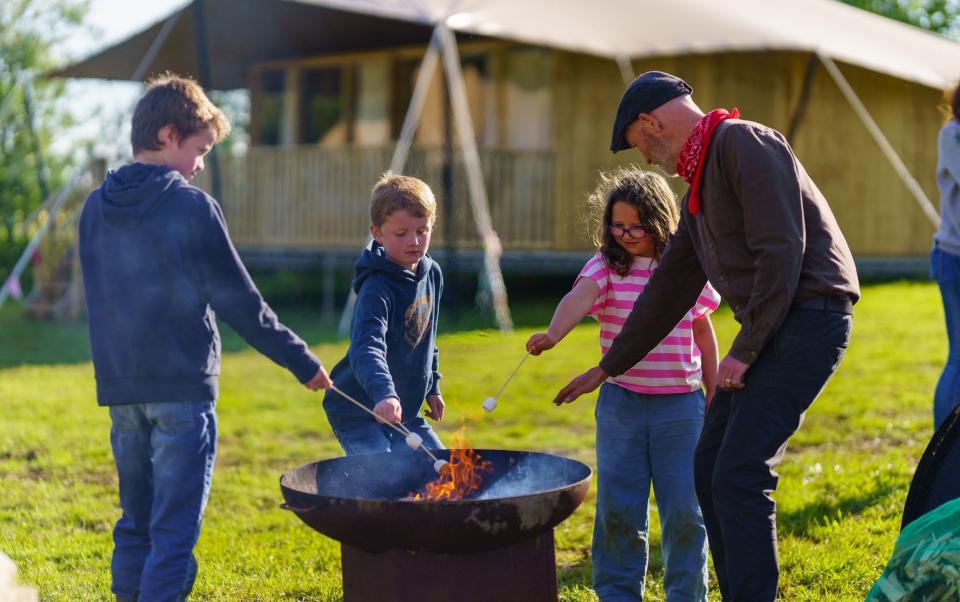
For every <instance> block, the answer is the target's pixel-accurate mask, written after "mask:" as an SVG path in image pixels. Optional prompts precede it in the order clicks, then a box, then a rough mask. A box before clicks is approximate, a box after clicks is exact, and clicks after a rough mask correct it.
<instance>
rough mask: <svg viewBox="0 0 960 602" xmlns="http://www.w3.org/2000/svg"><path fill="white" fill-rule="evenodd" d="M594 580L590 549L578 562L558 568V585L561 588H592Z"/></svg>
mask: <svg viewBox="0 0 960 602" xmlns="http://www.w3.org/2000/svg"><path fill="white" fill-rule="evenodd" d="M592 579H593V565H592V563H591V562H590V549H589V548H587V550H586V554H584V555H583V556H582V557H581V558H580V559H579V560H578V561H577V562H575V563H572V564H565V565H562V566H558V567H557V584H558V585H559V586H560V587H573V588H575V587H580V588H590V586H591V585H592Z"/></svg>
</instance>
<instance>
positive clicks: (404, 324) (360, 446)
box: [323, 173, 444, 455]
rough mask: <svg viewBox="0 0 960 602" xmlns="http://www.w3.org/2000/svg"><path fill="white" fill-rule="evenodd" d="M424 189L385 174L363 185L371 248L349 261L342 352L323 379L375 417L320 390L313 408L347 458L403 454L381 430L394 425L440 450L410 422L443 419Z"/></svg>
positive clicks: (436, 287)
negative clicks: (349, 302)
mask: <svg viewBox="0 0 960 602" xmlns="http://www.w3.org/2000/svg"><path fill="white" fill-rule="evenodd" d="M436 211H437V203H436V200H434V197H433V192H431V191H430V187H429V186H427V185H426V184H425V183H424V182H422V181H421V180H418V179H417V178H411V177H409V176H400V175H393V174H391V173H387V174H385V175H384V176H383V177H382V178H381V179H380V181H379V182H377V184H376V185H375V186H374V187H373V194H372V198H371V201H370V221H371V224H370V233H371V234H372V235H373V242H372V243H371V245H370V247H368V248H367V249H364V251H363V254H361V255H360V258H359V259H358V260H357V263H356V274H355V276H354V278H353V290H354V291H356V293H357V303H356V305H355V306H354V310H353V323H352V326H351V330H350V348H349V349H348V350H347V355H346V357H344V358H343V359H342V360H341V361H340V363H338V364H337V365H336V366H334V368H333V370H332V371H331V372H330V377H331V379H332V380H333V382H334V383H335V384H336V386H337V388H339V389H341V390H342V391H343V392H344V393H346V394H347V395H349V396H350V397H352V398H354V399H356V400H357V401H360V402H362V403H363V404H364V405H366V406H367V407H368V408H369V409H372V410H373V412H374V413H375V414H376V415H377V420H376V421H375V420H374V419H373V418H371V417H370V415H369V414H367V413H366V412H364V411H363V410H361V409H360V408H358V407H356V406H355V405H353V404H352V403H350V402H349V401H347V400H346V399H344V398H343V397H341V396H340V395H339V394H337V393H336V392H334V391H332V390H328V391H327V392H326V394H325V396H324V400H323V408H324V410H326V413H327V418H328V419H329V420H330V425H331V426H332V427H333V432H334V434H335V435H336V436H337V440H338V441H339V442H340V446H341V447H343V450H344V451H345V452H346V453H347V455H353V454H363V453H374V452H387V451H407V450H408V449H409V448H408V447H407V446H406V444H405V442H404V437H403V436H401V435H400V434H399V433H397V432H396V431H395V430H394V429H392V428H389V427H388V426H387V425H386V424H381V423H397V422H402V423H403V425H404V426H406V427H407V428H408V429H409V430H410V431H411V432H414V433H416V434H418V435H420V437H421V438H422V439H423V445H424V446H426V447H428V448H430V449H442V448H443V444H442V443H440V439H438V438H437V435H436V433H434V432H433V429H431V428H430V425H429V424H427V422H426V421H425V420H424V419H423V417H421V416H420V408H421V406H422V405H423V402H424V399H426V402H427V405H428V406H429V410H428V411H427V412H425V414H426V416H427V417H429V418H432V419H433V420H436V421H440V420H441V419H443V407H444V403H443V398H442V397H441V396H440V372H439V369H440V367H439V351H438V350H437V344H436V337H437V315H438V313H439V309H440V296H441V295H442V294H443V275H442V274H441V272H440V266H439V265H437V263H436V262H435V261H433V260H432V259H431V258H430V257H429V256H428V255H427V250H428V249H429V247H430V234H431V232H432V230H433V222H434V220H435V219H436Z"/></svg>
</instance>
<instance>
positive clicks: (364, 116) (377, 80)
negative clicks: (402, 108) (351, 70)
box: [352, 59, 390, 145]
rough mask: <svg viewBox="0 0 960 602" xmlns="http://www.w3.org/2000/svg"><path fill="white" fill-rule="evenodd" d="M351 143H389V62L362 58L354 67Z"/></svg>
mask: <svg viewBox="0 0 960 602" xmlns="http://www.w3.org/2000/svg"><path fill="white" fill-rule="evenodd" d="M354 78H355V80H354V81H355V82H356V86H355V88H356V89H355V94H354V101H355V103H356V108H355V110H354V113H355V118H354V123H353V137H352V141H353V142H354V144H364V145H383V144H387V143H389V142H390V62H389V61H388V60H387V59H379V60H370V61H362V62H360V63H357V65H356V68H355V75H354Z"/></svg>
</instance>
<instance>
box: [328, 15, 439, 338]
mask: <svg viewBox="0 0 960 602" xmlns="http://www.w3.org/2000/svg"><path fill="white" fill-rule="evenodd" d="M439 44H440V39H439V37H438V34H437V30H436V29H434V30H433V35H431V36H430V43H429V45H428V46H427V52H426V54H424V55H423V62H421V63H420V72H419V73H418V74H417V83H416V84H415V85H414V87H413V96H412V97H411V98H410V105H409V106H408V107H407V114H406V116H405V117H404V118H403V126H402V127H401V128H400V139H399V140H397V146H396V147H394V149H393V158H392V159H391V160H390V171H391V172H393V173H397V174H399V173H403V168H404V166H405V165H406V164H407V157H408V156H409V155H410V146H411V145H412V144H413V135H414V133H416V131H417V124H419V123H420V115H421V113H423V105H424V103H425V102H426V100H427V90H428V89H429V87H430V80H431V79H433V72H434V71H436V68H437V57H438V56H439V48H438V47H439ZM370 240H371V237H370V236H369V235H368V236H367V243H366V245H365V246H369V245H370ZM356 302H357V293H356V291H354V290H353V288H351V289H350V292H349V293H348V294H347V301H346V303H344V305H343V311H342V312H340V322H339V324H338V325H337V334H338V335H339V336H340V338H344V337H346V336H347V335H348V334H350V320H351V319H352V317H353V306H354V304H355V303H356Z"/></svg>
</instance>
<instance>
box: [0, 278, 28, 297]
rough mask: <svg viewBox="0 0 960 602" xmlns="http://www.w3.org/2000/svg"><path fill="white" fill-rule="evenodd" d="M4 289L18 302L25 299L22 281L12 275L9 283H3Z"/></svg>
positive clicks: (8, 280) (8, 279)
mask: <svg viewBox="0 0 960 602" xmlns="http://www.w3.org/2000/svg"><path fill="white" fill-rule="evenodd" d="M3 288H4V289H6V291H7V292H8V293H10V296H11V297H13V298H14V299H16V300H17V301H20V300H21V299H23V289H21V288H20V279H19V278H17V277H16V276H14V275H12V274H11V275H10V277H9V278H7V281H6V282H4V283H3Z"/></svg>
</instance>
